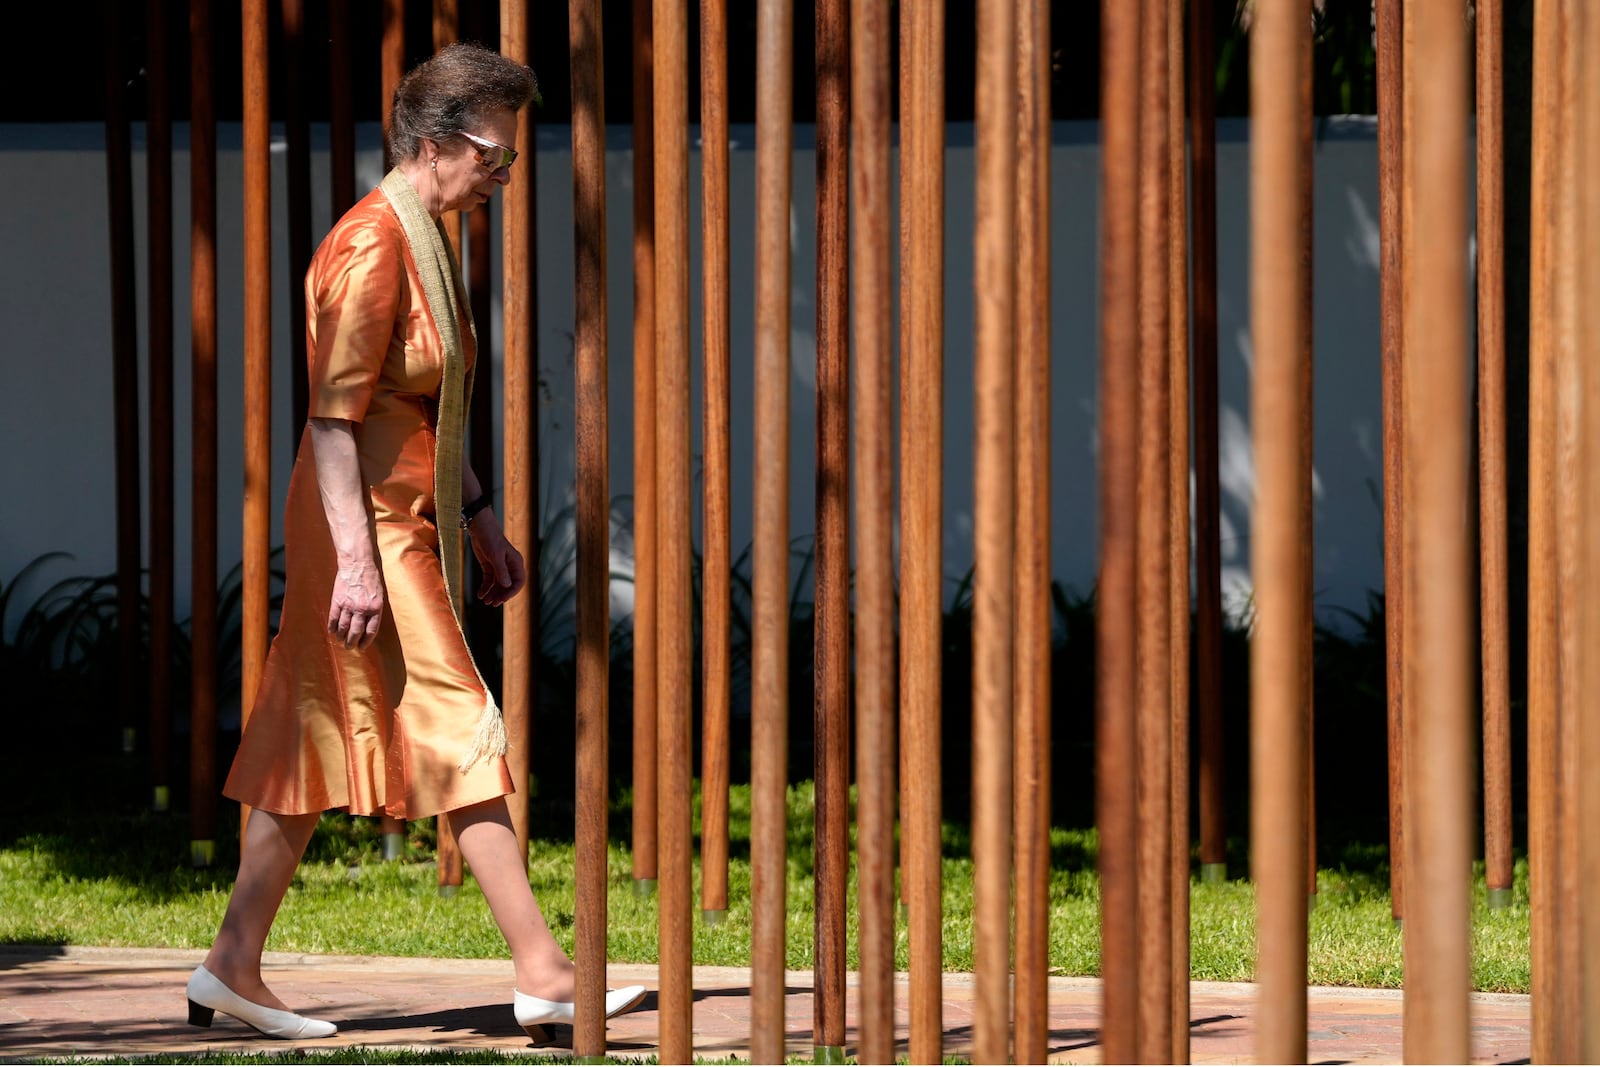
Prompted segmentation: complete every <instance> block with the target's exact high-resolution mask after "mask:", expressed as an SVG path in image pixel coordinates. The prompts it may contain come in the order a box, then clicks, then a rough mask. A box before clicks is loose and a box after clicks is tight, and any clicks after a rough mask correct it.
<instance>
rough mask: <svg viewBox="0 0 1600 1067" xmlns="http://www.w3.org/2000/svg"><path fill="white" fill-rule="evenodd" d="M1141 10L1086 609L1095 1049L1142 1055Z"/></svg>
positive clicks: (1111, 106)
mask: <svg viewBox="0 0 1600 1067" xmlns="http://www.w3.org/2000/svg"><path fill="white" fill-rule="evenodd" d="M1142 8H1143V5H1142V4H1132V3H1124V2H1122V0H1105V2H1104V3H1102V5H1101V8H1100V32H1101V70H1100V79H1101V82H1100V84H1101V92H1100V101H1101V105H1100V108H1101V127H1102V132H1101V180H1100V188H1101V201H1100V212H1101V239H1100V250H1101V251H1100V285H1101V292H1102V293H1103V294H1104V295H1103V296H1102V297H1101V316H1100V580H1099V583H1098V586H1097V589H1096V596H1095V610H1096V615H1097V620H1096V621H1097V635H1096V639H1095V822H1096V825H1097V827H1098V829H1099V837H1100V859H1099V868H1100V944H1101V950H1100V960H1101V963H1100V974H1101V978H1102V980H1103V982H1104V992H1103V994H1102V996H1103V1001H1102V1007H1101V1045H1102V1049H1103V1053H1102V1055H1103V1058H1104V1060H1105V1062H1107V1063H1132V1062H1134V1060H1135V1058H1136V1057H1137V1056H1138V1055H1139V1053H1140V1046H1139V1042H1138V1037H1139V1026H1138V1023H1139V1010H1138V996H1139V967H1138V965H1137V963H1138V961H1137V949H1138V903H1139V902H1138V865H1137V857H1138V849H1137V847H1136V845H1135V840H1134V835H1135V830H1136V827H1137V825H1138V824H1137V820H1136V817H1135V801H1136V788H1135V780H1136V773H1137V759H1138V755H1137V754H1138V743H1137V739H1136V736H1135V729H1134V728H1135V722H1136V717H1135V714H1134V708H1135V705H1136V699H1137V697H1136V693H1137V678H1138V671H1137V662H1136V658H1135V656H1136V650H1137V645H1138V640H1137V637H1138V615H1137V613H1136V612H1135V610H1134V589H1135V560H1136V558H1137V557H1136V554H1135V544H1134V540H1135V532H1136V528H1137V514H1138V494H1137V492H1136V485H1135V482H1136V477H1137V473H1138V440H1139V407H1138V395H1139V378H1138V358H1139V302H1138V296H1139V248H1138V232H1139V225H1138V224H1139V198H1138V195H1137V190H1138V174H1139V140H1140V126H1139V110H1140V101H1139V52H1140V21H1141V19H1142V17H1143V13H1142Z"/></svg>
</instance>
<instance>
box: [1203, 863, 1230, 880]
mask: <svg viewBox="0 0 1600 1067" xmlns="http://www.w3.org/2000/svg"><path fill="white" fill-rule="evenodd" d="M1227 880H1228V865H1227V864H1226V863H1202V864H1201V865H1200V882H1201V884H1202V885H1221V884H1222V883H1223V882H1226V881H1227Z"/></svg>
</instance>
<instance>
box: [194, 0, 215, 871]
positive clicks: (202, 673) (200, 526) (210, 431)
mask: <svg viewBox="0 0 1600 1067" xmlns="http://www.w3.org/2000/svg"><path fill="white" fill-rule="evenodd" d="M189 42H190V52H189V87H190V88H189V93H190V106H189V279H190V283H189V284H190V292H189V336H190V357H191V368H190V377H189V380H190V403H191V424H190V441H191V446H190V447H191V465H192V472H193V481H192V486H191V489H190V501H191V505H190V506H191V512H192V518H191V523H192V525H191V532H190V546H191V547H190V558H191V561H192V562H191V568H192V569H191V572H190V581H189V584H190V589H191V590H192V591H191V594H190V596H191V598H192V602H191V609H190V623H189V626H190V631H189V642H190V644H189V647H190V678H189V684H190V690H191V693H190V698H189V862H190V863H191V864H192V865H193V866H196V867H209V866H211V864H212V862H213V861H214V860H215V858H216V823H217V797H216V793H217V766H216V763H217V753H216V748H217V677H216V659H217V244H216V234H217V119H216V108H215V104H214V102H213V100H212V97H211V3H210V0H189Z"/></svg>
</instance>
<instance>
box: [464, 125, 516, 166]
mask: <svg viewBox="0 0 1600 1067" xmlns="http://www.w3.org/2000/svg"><path fill="white" fill-rule="evenodd" d="M461 136H463V137H465V138H466V139H467V140H469V141H471V142H472V143H473V145H475V146H476V147H477V149H478V151H477V152H475V153H474V155H475V156H476V157H477V160H478V163H479V164H480V165H481V166H484V167H487V168H488V169H489V170H490V171H496V170H499V169H500V168H501V167H509V166H511V164H513V163H515V162H516V161H517V150H516V149H515V148H507V147H506V146H505V145H503V144H496V143H495V142H493V141H490V140H486V139H484V138H482V137H478V136H476V135H474V134H470V133H465V132H464V133H462V134H461Z"/></svg>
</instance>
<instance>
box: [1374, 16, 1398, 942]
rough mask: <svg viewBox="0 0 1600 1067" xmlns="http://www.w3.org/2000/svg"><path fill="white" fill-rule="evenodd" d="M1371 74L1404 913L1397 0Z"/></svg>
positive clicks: (1393, 880)
mask: <svg viewBox="0 0 1600 1067" xmlns="http://www.w3.org/2000/svg"><path fill="white" fill-rule="evenodd" d="M1375 10H1376V12H1377V14H1376V19H1377V49H1378V57H1377V76H1378V242H1379V244H1378V248H1379V253H1378V284H1379V302H1380V308H1381V310H1380V317H1381V318H1380V322H1381V325H1380V337H1381V342H1380V343H1381V346H1382V349H1383V371H1382V373H1383V603H1384V608H1383V614H1384V629H1385V632H1386V642H1385V643H1386V646H1387V649H1388V656H1387V657H1386V662H1387V676H1386V697H1385V699H1386V701H1387V705H1388V755H1389V905H1390V912H1391V914H1392V915H1393V916H1394V918H1395V920H1396V921H1398V920H1399V919H1400V918H1401V917H1402V916H1404V915H1405V818H1404V815H1405V808H1404V797H1405V760H1404V758H1403V753H1404V750H1405V733H1404V714H1405V712H1404V709H1405V702H1404V687H1405V672H1404V671H1402V670H1401V664H1402V663H1403V662H1404V656H1405V527H1404V521H1405V509H1404V500H1403V498H1404V494H1403V493H1402V492H1401V487H1400V470H1401V457H1402V455H1403V453H1404V448H1405V442H1404V441H1403V440H1402V434H1401V432H1400V418H1401V411H1402V403H1401V399H1402V390H1403V388H1404V382H1403V381H1402V376H1401V367H1402V365H1403V356H1404V352H1403V350H1402V343H1403V338H1402V336H1401V313H1402V310H1403V292H1402V287H1401V281H1402V279H1401V270H1400V265H1401V258H1402V255H1403V252H1404V250H1403V249H1402V247H1401V233H1402V227H1401V218H1402V208H1403V206H1404V205H1403V203H1402V195H1401V194H1402V189H1403V185H1402V182H1403V174H1402V168H1401V160H1402V153H1403V150H1404V148H1403V146H1404V136H1403V124H1404V121H1405V119H1404V107H1403V106H1402V105H1403V98H1404V94H1403V92H1402V89H1403V85H1402V78H1401V62H1400V60H1401V51H1402V48H1403V34H1402V30H1401V0H1376V9H1375Z"/></svg>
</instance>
